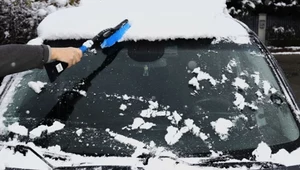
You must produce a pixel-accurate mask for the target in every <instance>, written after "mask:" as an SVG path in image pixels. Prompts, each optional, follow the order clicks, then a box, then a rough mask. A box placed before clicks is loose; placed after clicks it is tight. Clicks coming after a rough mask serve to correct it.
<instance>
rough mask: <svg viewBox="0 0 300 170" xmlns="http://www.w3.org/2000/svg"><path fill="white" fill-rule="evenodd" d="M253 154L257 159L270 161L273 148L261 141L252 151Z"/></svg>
mask: <svg viewBox="0 0 300 170" xmlns="http://www.w3.org/2000/svg"><path fill="white" fill-rule="evenodd" d="M252 155H254V156H255V160H256V161H270V159H271V155H272V150H271V148H270V147H269V146H268V145H267V144H266V143H264V142H261V143H260V144H258V147H257V148H256V149H255V150H254V151H253V152H252Z"/></svg>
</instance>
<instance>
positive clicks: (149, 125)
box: [139, 122, 156, 130]
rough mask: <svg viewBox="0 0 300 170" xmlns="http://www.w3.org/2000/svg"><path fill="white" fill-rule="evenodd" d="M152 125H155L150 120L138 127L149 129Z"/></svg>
mask: <svg viewBox="0 0 300 170" xmlns="http://www.w3.org/2000/svg"><path fill="white" fill-rule="evenodd" d="M153 126H156V124H154V123H151V122H145V123H144V124H142V125H141V126H140V127H139V128H140V129H146V130H147V129H151V128H152V127H153Z"/></svg>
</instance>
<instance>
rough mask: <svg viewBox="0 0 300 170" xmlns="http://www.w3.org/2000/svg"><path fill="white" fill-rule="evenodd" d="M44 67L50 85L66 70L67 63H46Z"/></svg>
mask: <svg viewBox="0 0 300 170" xmlns="http://www.w3.org/2000/svg"><path fill="white" fill-rule="evenodd" d="M44 66H45V69H46V71H47V74H48V77H49V80H50V82H51V83H52V82H54V81H55V79H56V78H57V77H58V76H59V75H60V74H61V73H62V72H63V71H64V70H65V69H66V68H68V63H65V62H61V61H54V62H51V63H47V64H45V65H44Z"/></svg>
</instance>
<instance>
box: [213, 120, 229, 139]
mask: <svg viewBox="0 0 300 170" xmlns="http://www.w3.org/2000/svg"><path fill="white" fill-rule="evenodd" d="M210 124H211V126H212V127H213V128H214V129H215V131H216V133H217V134H218V135H219V136H220V138H221V139H222V140H226V139H227V138H228V135H229V134H228V132H229V130H230V128H232V127H233V123H232V122H231V121H230V120H228V119H224V118H219V119H218V120H217V121H213V122H211V123H210Z"/></svg>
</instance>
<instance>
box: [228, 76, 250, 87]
mask: <svg viewBox="0 0 300 170" xmlns="http://www.w3.org/2000/svg"><path fill="white" fill-rule="evenodd" d="M232 85H233V86H234V87H236V88H240V89H243V90H247V89H248V88H249V84H247V83H246V81H245V80H244V79H241V78H239V77H237V78H235V79H234V82H233V83H232Z"/></svg>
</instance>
